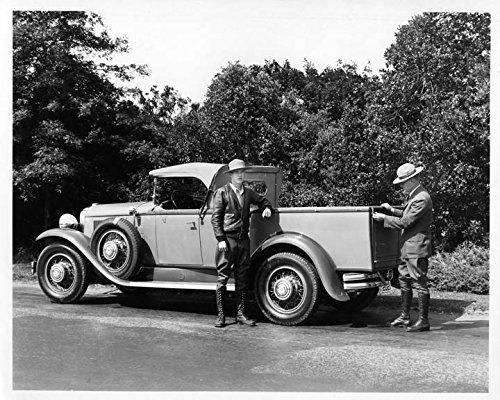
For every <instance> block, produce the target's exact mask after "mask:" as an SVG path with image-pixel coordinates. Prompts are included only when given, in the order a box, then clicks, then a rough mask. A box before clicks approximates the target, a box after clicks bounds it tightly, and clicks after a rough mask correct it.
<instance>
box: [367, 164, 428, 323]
mask: <svg viewBox="0 0 500 400" xmlns="http://www.w3.org/2000/svg"><path fill="white" fill-rule="evenodd" d="M422 170H423V167H418V168H415V166H414V165H413V164H410V163H406V164H403V165H401V166H400V167H399V168H398V170H397V178H396V179H395V180H394V182H393V183H394V184H400V185H401V186H402V188H403V191H404V192H405V193H406V194H407V195H408V202H407V203H406V205H405V208H404V210H403V211H401V210H397V209H394V208H393V207H392V206H390V205H389V204H387V203H384V204H382V207H384V208H386V209H387V210H389V211H391V213H392V214H394V216H389V215H385V214H381V213H373V218H374V219H375V220H377V221H383V222H384V227H386V228H393V229H401V230H402V236H401V241H402V248H401V258H402V260H403V261H404V264H402V265H400V267H399V282H400V285H401V303H402V312H401V315H400V316H399V317H397V318H396V319H395V320H394V321H392V322H391V326H406V327H407V329H406V330H407V331H408V332H422V331H428V330H429V329H430V324H429V319H428V315H429V302H430V294H429V289H428V287H427V270H428V267H429V257H430V256H431V252H432V244H431V230H430V226H431V224H432V220H433V213H432V200H431V197H430V196H429V193H428V192H427V191H426V190H425V189H424V188H423V187H422V185H421V184H420V180H419V177H418V175H419V174H420V172H421V171H422ZM412 283H413V284H414V286H415V289H416V290H417V293H418V308H419V318H418V320H417V322H416V323H415V324H414V325H411V322H410V308H411V302H412V294H413V292H412Z"/></svg>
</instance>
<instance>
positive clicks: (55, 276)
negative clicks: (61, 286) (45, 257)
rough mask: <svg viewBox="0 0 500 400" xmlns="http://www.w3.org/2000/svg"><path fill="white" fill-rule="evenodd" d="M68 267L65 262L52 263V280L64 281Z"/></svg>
mask: <svg viewBox="0 0 500 400" xmlns="http://www.w3.org/2000/svg"><path fill="white" fill-rule="evenodd" d="M66 268H67V267H66ZM66 268H65V265H64V263H63V262H59V263H57V264H54V265H52V267H50V278H51V279H52V281H54V282H56V283H59V282H62V281H63V280H64V275H65V271H66Z"/></svg>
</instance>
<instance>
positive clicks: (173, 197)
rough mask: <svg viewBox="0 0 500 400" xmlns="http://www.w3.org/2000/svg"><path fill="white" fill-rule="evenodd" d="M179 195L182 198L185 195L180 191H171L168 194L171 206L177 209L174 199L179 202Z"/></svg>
mask: <svg viewBox="0 0 500 400" xmlns="http://www.w3.org/2000/svg"><path fill="white" fill-rule="evenodd" d="M180 194H182V195H184V196H185V195H186V194H185V193H184V192H182V191H180V190H172V193H170V201H171V202H172V204H173V205H174V207H175V208H179V205H178V204H177V202H176V201H175V198H176V197H177V200H180V199H179V197H178V196H179V195H180Z"/></svg>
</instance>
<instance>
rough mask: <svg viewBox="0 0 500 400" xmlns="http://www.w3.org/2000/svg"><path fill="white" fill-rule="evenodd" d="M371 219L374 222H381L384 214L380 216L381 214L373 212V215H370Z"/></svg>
mask: <svg viewBox="0 0 500 400" xmlns="http://www.w3.org/2000/svg"><path fill="white" fill-rule="evenodd" d="M372 217H373V219H374V220H375V221H383V220H384V218H385V214H381V213H378V212H374V213H373V215H372Z"/></svg>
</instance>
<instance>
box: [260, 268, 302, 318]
mask: <svg viewBox="0 0 500 400" xmlns="http://www.w3.org/2000/svg"><path fill="white" fill-rule="evenodd" d="M265 287H266V297H267V301H268V302H269V305H270V306H271V307H272V308H274V309H275V310H276V311H278V312H280V313H283V314H292V313H294V312H296V311H297V310H299V309H300V308H301V307H302V306H303V305H304V303H305V300H306V295H307V286H306V285H305V277H304V275H303V273H302V271H301V270H300V269H298V268H296V267H295V266H281V267H279V268H276V269H275V270H274V271H272V272H271V273H270V274H269V276H268V277H267V279H266V286H265Z"/></svg>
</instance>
